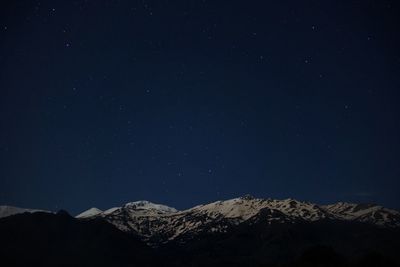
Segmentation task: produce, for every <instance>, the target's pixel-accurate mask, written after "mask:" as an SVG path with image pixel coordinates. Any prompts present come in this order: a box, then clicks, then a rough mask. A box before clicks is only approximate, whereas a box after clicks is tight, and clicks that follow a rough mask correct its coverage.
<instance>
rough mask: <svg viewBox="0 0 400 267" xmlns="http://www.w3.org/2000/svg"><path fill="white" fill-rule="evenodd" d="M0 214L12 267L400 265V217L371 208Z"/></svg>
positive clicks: (8, 210)
mask: <svg viewBox="0 0 400 267" xmlns="http://www.w3.org/2000/svg"><path fill="white" fill-rule="evenodd" d="M0 218H1V219H0V234H1V236H2V241H1V243H2V249H1V252H0V258H2V259H7V262H9V265H10V266H13V265H15V266H26V265H27V264H31V263H32V262H33V263H40V265H42V266H55V265H57V264H54V263H55V262H57V261H59V263H60V265H63V264H64V262H63V261H62V259H63V258H64V257H68V261H67V263H72V265H79V264H81V263H82V265H81V266H91V265H92V264H93V265H96V266H206V265H207V266H398V264H399V262H400V259H399V256H398V252H399V251H400V213H399V212H398V211H396V210H392V209H387V208H384V207H382V206H379V205H374V204H353V203H344V202H339V203H335V204H331V205H317V204H314V203H310V202H303V201H298V200H295V199H284V200H276V199H261V198H254V197H252V196H249V195H246V196H243V197H239V198H235V199H230V200H225V201H216V202H213V203H209V204H204V205H199V206H195V207H192V208H190V209H187V210H182V211H179V210H176V209H175V208H172V207H168V206H166V205H161V204H155V203H152V202H149V201H136V202H130V203H126V204H124V205H123V206H121V207H114V208H110V209H107V210H104V211H103V210H100V209H97V208H90V209H88V210H86V211H83V212H82V213H80V214H79V215H77V216H75V217H72V216H70V215H69V214H68V213H67V212H64V211H61V212H58V213H52V212H46V211H39V210H31V209H20V208H14V207H10V206H0ZM43 237H45V238H43ZM44 240H47V241H44ZM37 244H40V246H38V245H37ZM55 245H56V246H59V248H60V250H59V251H57V252H58V253H54V246H55ZM39 248H40V251H39V252H38V249H39ZM116 248H118V249H116ZM50 251H52V255H57V257H54V259H53V258H51V259H48V260H46V261H43V259H42V257H41V256H40V255H42V256H43V254H41V253H45V254H48V253H49V252H50ZM33 252H34V253H33ZM36 252H37V253H36ZM40 252H41V253H40ZM85 252H86V253H85ZM105 252H106V253H105ZM121 252H123V253H121ZM32 253H33V255H32ZM24 254H26V255H29V257H27V258H28V259H31V260H32V262H29V261H21V258H20V257H19V256H18V255H24ZM71 255H72V256H71ZM44 258H46V257H44ZM83 263H85V264H83Z"/></svg>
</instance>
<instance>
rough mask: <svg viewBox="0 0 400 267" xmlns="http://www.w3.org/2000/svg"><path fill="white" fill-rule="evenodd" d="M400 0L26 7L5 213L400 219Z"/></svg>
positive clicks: (4, 97) (3, 194) (15, 4)
mask: <svg viewBox="0 0 400 267" xmlns="http://www.w3.org/2000/svg"><path fill="white" fill-rule="evenodd" d="M399 13H400V8H399V4H397V3H396V1H254V2H253V1H211V0H207V1H205V0H204V1H189V0H185V1H167V0H159V1H144V0H142V1H128V0H126V1H122V0H121V1H117V0H115V1H111V0H109V1H99V0H87V1H50V0H48V1H13V0H9V1H8V4H7V3H4V2H2V4H1V8H0V165H1V166H0V204H8V205H14V206H21V207H28V208H41V209H49V210H58V209H61V208H63V209H66V210H68V211H70V212H71V213H73V214H75V213H77V212H79V211H82V210H85V209H87V208H90V207H92V206H96V207H98V208H101V209H105V208H110V207H113V206H120V205H121V204H123V203H126V202H129V201H136V200H141V199H146V200H149V201H153V202H156V203H163V204H166V205H170V206H173V207H176V208H178V209H184V208H189V207H191V206H193V205H197V204H201V203H205V202H210V201H215V200H218V199H229V198H234V197H238V196H241V195H245V194H251V195H254V196H256V197H263V198H268V197H271V198H278V199H282V198H288V197H292V198H295V199H299V200H304V201H312V202H317V203H321V204H325V203H331V202H337V201H354V202H372V203H378V204H381V205H384V206H387V207H391V208H397V209H399V208H400V181H399V179H400V162H399V161H400V155H399V151H400V104H399V103H400V102H399V101H400V91H399V90H400V28H399V25H400V16H399Z"/></svg>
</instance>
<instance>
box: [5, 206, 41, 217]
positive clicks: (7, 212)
mask: <svg viewBox="0 0 400 267" xmlns="http://www.w3.org/2000/svg"><path fill="white" fill-rule="evenodd" d="M25 212H28V213H33V212H48V211H44V210H34V209H23V208H18V207H13V206H0V218H3V217H7V216H11V215H15V214H20V213H25Z"/></svg>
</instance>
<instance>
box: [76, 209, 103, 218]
mask: <svg viewBox="0 0 400 267" xmlns="http://www.w3.org/2000/svg"><path fill="white" fill-rule="evenodd" d="M102 212H103V211H102V210H99V209H98V208H95V207H93V208H90V209H88V210H86V211H84V212H82V213H80V214H78V215H77V216H76V218H88V217H92V216H96V215H98V214H100V213H102Z"/></svg>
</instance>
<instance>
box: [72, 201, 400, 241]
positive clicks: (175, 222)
mask: <svg viewBox="0 0 400 267" xmlns="http://www.w3.org/2000/svg"><path fill="white" fill-rule="evenodd" d="M99 217H100V218H103V219H105V220H106V221H108V222H110V223H112V224H113V225H115V226H116V227H117V228H119V229H120V230H122V231H124V232H131V233H134V234H136V235H138V236H140V237H141V238H142V239H143V240H144V241H146V242H147V243H148V244H151V245H155V244H159V243H160V242H161V243H167V242H169V241H172V240H174V241H178V242H185V241H186V240H188V239H193V238H194V237H196V236H197V235H199V234H204V233H224V232H227V231H229V229H231V228H233V227H236V226H238V225H240V224H241V223H243V222H246V221H247V222H249V223H252V222H253V221H254V220H260V219H262V220H263V221H265V222H266V224H268V225H270V224H279V223H280V224H282V223H291V224H293V223H295V222H316V221H322V220H341V221H355V222H361V223H369V224H374V225H377V226H380V227H400V213H399V212H397V211H395V210H390V209H386V208H383V207H381V206H378V205H371V204H368V205H366V204H351V203H341V202H339V203H336V204H332V205H325V206H323V205H317V204H313V203H309V202H302V201H297V200H294V199H290V198H289V199H284V200H275V199H261V198H254V197H251V196H244V197H239V198H234V199H230V200H225V201H216V202H213V203H209V204H205V205H199V206H196V207H193V208H190V209H188V210H183V211H177V210H176V209H174V208H171V207H168V206H164V205H160V204H154V203H151V202H148V201H137V202H131V203H127V204H125V205H124V206H122V207H117V208H112V209H109V210H106V211H100V210H98V209H96V208H92V209H89V210H87V211H85V212H83V213H81V214H79V215H78V216H77V218H81V219H85V220H90V219H94V218H99Z"/></svg>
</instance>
